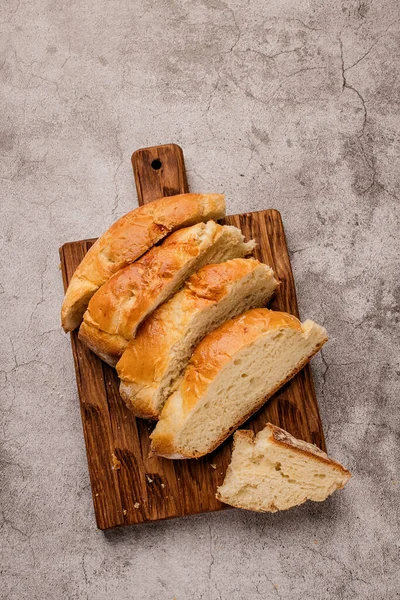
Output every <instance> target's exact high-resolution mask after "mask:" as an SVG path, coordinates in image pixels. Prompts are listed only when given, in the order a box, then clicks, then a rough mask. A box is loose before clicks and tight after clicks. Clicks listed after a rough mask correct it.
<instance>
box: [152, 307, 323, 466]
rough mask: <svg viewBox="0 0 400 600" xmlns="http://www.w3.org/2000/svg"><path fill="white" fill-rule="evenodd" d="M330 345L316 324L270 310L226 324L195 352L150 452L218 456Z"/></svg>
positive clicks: (163, 415) (163, 414)
mask: <svg viewBox="0 0 400 600" xmlns="http://www.w3.org/2000/svg"><path fill="white" fill-rule="evenodd" d="M326 340H327V333H326V330H325V329H324V328H323V327H320V326H319V325H317V324H316V323H314V322H313V321H309V320H308V321H305V322H304V323H303V324H302V323H300V321H299V320H298V319H296V317H293V316H292V315H288V314H286V313H282V312H276V311H272V310H269V309H266V308H260V309H253V310H250V311H248V312H246V313H244V314H243V315H240V316H239V317H236V318H235V319H231V320H230V321H228V322H226V323H224V324H223V325H221V326H220V327H218V328H217V329H216V330H214V331H213V332H211V333H209V334H208V335H207V336H206V337H205V338H204V339H203V340H202V342H200V344H199V345H198V346H197V348H196V349H195V351H194V353H193V356H192V358H191V360H190V363H189V365H188V367H187V368H186V370H185V372H184V375H183V377H182V380H181V381H180V382H179V386H178V387H177V389H176V390H175V391H174V392H173V393H172V394H171V396H170V397H169V398H168V400H167V402H166V403H165V406H164V408H163V410H162V412H161V416H160V420H159V422H158V424H157V426H156V427H155V429H154V431H153V433H152V435H151V439H152V450H153V451H154V452H155V453H156V454H160V455H162V456H165V457H168V458H197V457H199V456H203V455H204V454H207V453H209V452H212V451H213V450H214V449H215V448H216V447H217V446H219V444H221V443H222V442H223V441H224V439H226V437H228V436H229V434H230V433H232V431H233V430H234V429H236V428H237V427H238V426H239V425H241V424H242V423H243V422H244V421H245V420H247V418H249V417H250V416H251V415H252V414H253V413H254V412H255V411H256V410H258V409H259V408H260V407H261V406H262V405H263V404H264V402H265V401H266V400H267V399H268V398H269V397H270V396H272V395H273V394H274V393H275V392H276V391H277V390H278V389H279V388H280V387H281V386H282V385H283V384H284V383H286V381H288V380H289V379H290V378H291V377H293V376H294V375H295V374H296V373H297V372H298V371H299V370H300V369H301V368H302V367H303V366H304V365H305V364H306V363H307V362H308V361H309V360H310V358H311V357H312V356H313V355H314V354H315V353H316V352H317V351H318V350H319V349H320V348H321V347H322V346H323V344H324V343H325V342H326Z"/></svg>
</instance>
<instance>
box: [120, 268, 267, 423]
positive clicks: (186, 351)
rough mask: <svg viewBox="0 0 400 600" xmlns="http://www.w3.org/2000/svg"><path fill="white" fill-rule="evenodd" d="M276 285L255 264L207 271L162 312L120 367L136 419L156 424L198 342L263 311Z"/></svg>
mask: <svg viewBox="0 0 400 600" xmlns="http://www.w3.org/2000/svg"><path fill="white" fill-rule="evenodd" d="M276 286H277V281H276V280H275V278H274V273H273V271H272V269H271V268H270V267H268V266H267V265H264V264H262V263H260V262H259V261H258V260H255V259H254V258H247V259H246V258H234V259H232V260H229V261H228V262H225V263H221V264H214V265H207V266H205V267H203V268H202V269H200V270H199V271H198V272H197V273H195V274H194V275H192V276H191V277H190V279H188V280H187V282H186V283H185V285H184V287H183V289H182V290H181V291H179V292H177V293H176V294H175V295H174V296H172V298H170V299H169V300H168V301H167V302H165V303H164V304H162V305H161V306H159V307H158V309H157V310H156V311H155V312H153V313H152V314H151V315H150V316H149V317H148V318H147V319H146V321H145V322H144V323H143V325H142V326H141V327H140V329H139V331H138V333H137V335H136V337H135V338H134V339H133V340H131V342H129V344H128V346H127V348H126V350H125V352H124V354H123V355H122V357H121V359H120V361H119V362H118V364H117V372H118V376H119V377H120V379H121V385H120V393H121V396H122V398H123V399H124V400H125V401H126V403H127V405H128V407H129V408H130V409H131V410H132V411H133V413H134V414H135V415H136V416H137V417H142V418H145V419H158V418H159V416H160V412H161V409H162V407H163V406H164V403H165V401H166V399H167V398H168V396H169V395H170V394H171V391H172V387H173V385H174V383H175V382H176V380H177V378H178V377H179V375H180V374H181V373H182V371H183V369H184V368H185V367H186V366H187V363H188V362H189V359H190V356H191V354H192V352H193V349H194V348H195V347H196V346H197V344H198V343H199V342H200V340H201V339H202V338H203V337H204V336H205V335H206V334H207V333H209V332H210V331H212V330H213V329H215V328H216V327H218V325H220V324H221V323H223V322H224V321H227V320H228V319H230V318H232V317H235V316H236V315H239V314H241V313H242V312H244V311H246V310H249V309H251V308H255V307H260V306H265V305H266V304H267V302H268V300H269V299H270V298H271V296H272V294H273V292H274V290H275V288H276Z"/></svg>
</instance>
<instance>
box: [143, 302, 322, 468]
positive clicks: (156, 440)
mask: <svg viewBox="0 0 400 600" xmlns="http://www.w3.org/2000/svg"><path fill="white" fill-rule="evenodd" d="M254 310H268V309H254ZM249 312H250V311H249ZM271 312H272V311H271ZM246 314H247V313H246ZM282 314H286V313H282ZM288 316H290V315H288ZM209 335H212V334H209ZM327 339H328V338H326V339H325V340H323V341H322V342H321V343H320V344H318V346H317V347H316V348H315V351H314V352H313V353H312V354H311V355H310V356H308V357H306V358H305V359H304V360H303V361H301V362H300V363H299V364H298V365H297V366H296V368H295V369H293V370H292V371H291V372H290V374H289V375H288V376H287V377H286V379H285V380H284V382H283V383H279V384H278V385H277V386H276V387H275V388H274V389H273V390H272V391H271V392H270V393H269V394H268V395H266V396H264V397H263V398H262V399H261V400H260V401H259V402H258V403H257V405H256V406H255V407H254V408H253V409H252V410H251V411H250V412H248V413H247V414H246V415H245V416H244V417H243V418H241V419H239V420H238V421H237V422H236V423H235V424H234V425H233V426H232V427H231V428H230V431H228V432H227V433H226V434H224V435H222V436H221V437H220V438H218V440H217V441H216V442H215V444H214V445H212V446H210V447H209V448H208V449H207V452H206V453H200V452H198V453H195V452H194V453H190V454H188V453H186V454H185V450H184V449H183V448H177V447H176V444H175V435H174V434H175V430H173V429H172V430H170V431H168V432H160V431H157V430H154V431H153V433H152V435H151V436H150V437H151V440H152V443H151V448H152V451H153V452H154V453H155V454H158V455H159V456H164V457H165V458H172V455H176V456H178V455H179V458H201V457H202V456H204V455H205V454H209V453H210V452H214V450H216V448H218V446H220V445H221V444H222V443H223V442H224V441H225V440H226V439H227V438H228V437H229V436H230V435H231V434H232V432H233V431H235V430H236V429H238V427H240V426H241V425H243V423H245V422H246V421H247V420H248V419H250V417H251V416H252V415H254V414H255V413H256V412H257V411H258V410H260V408H261V407H262V406H263V405H264V404H265V403H266V402H267V401H268V400H269V399H270V398H271V397H272V396H273V395H274V394H275V393H276V392H277V391H278V390H279V389H280V388H281V387H283V386H284V385H285V384H286V383H287V382H288V381H290V379H292V378H293V377H294V376H295V375H296V374H297V373H298V372H299V371H301V369H302V368H303V367H304V366H305V365H306V364H307V363H308V362H309V361H310V360H311V358H312V357H313V356H314V355H315V354H316V353H317V352H318V351H319V350H320V348H322V346H323V345H324V343H325V342H326V340H327ZM250 343H251V342H250ZM245 345H246V344H245ZM208 383H209V382H207V385H208ZM199 397H200V394H199ZM171 398H172V397H171ZM171 398H170V400H171ZM196 401H197V400H196ZM167 408H168V407H167ZM191 408H192V407H190V408H189V409H187V408H186V407H185V408H184V409H183V413H184V414H186V413H187V412H188V411H190V410H191ZM164 410H165V407H164ZM182 420H183V419H182Z"/></svg>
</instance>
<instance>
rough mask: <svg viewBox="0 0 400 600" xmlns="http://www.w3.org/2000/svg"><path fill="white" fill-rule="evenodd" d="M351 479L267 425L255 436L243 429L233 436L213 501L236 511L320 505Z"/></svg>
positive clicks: (307, 447)
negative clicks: (220, 483) (229, 457)
mask: <svg viewBox="0 0 400 600" xmlns="http://www.w3.org/2000/svg"><path fill="white" fill-rule="evenodd" d="M350 477H351V473H350V472H349V471H348V470H347V469H345V468H344V467H343V466H342V465H341V464H339V463H338V462H335V461H334V460H331V459H330V458H328V455H327V454H326V453H325V452H322V450H320V449H319V448H317V446H314V445H313V444H309V443H307V442H303V441H301V440H297V439H296V438H294V437H293V436H292V435H290V433H287V431H284V430H283V429H280V428H279V427H276V426H275V425H271V423H267V426H266V427H265V429H263V430H262V431H260V432H259V433H258V434H257V435H256V436H255V435H254V433H253V432H252V431H247V430H243V429H242V430H240V431H237V432H236V433H235V435H234V446H233V453H232V459H231V463H230V465H229V467H228V470H227V472H226V475H225V479H224V482H223V484H222V485H221V486H220V487H219V488H218V491H217V498H218V500H221V502H225V503H226V504H230V505H232V506H235V507H237V508H246V509H248V510H255V511H258V512H276V511H277V510H286V509H288V508H292V507H293V506H297V505H299V504H303V502H306V500H313V501H314V502H322V501H323V500H325V499H326V498H327V497H328V496H330V495H331V494H332V493H333V492H334V491H335V490H338V489H341V488H343V487H344V486H345V484H346V483H347V481H348V480H349V479H350Z"/></svg>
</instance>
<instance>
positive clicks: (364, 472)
mask: <svg viewBox="0 0 400 600" xmlns="http://www.w3.org/2000/svg"><path fill="white" fill-rule="evenodd" d="M0 13H1V21H2V34H1V36H0V47H1V56H0V61H1V93H2V100H1V116H0V118H1V127H0V143H1V155H2V156H1V177H2V195H1V217H0V223H1V263H0V303H1V314H0V319H1V329H0V368H1V372H0V386H1V394H2V403H1V418H2V427H3V428H2V436H1V437H2V442H3V449H2V454H1V474H2V475H1V477H2V479H1V496H2V505H1V510H2V524H1V533H0V535H1V549H0V552H1V569H2V581H1V584H0V597H1V598H2V599H3V598H4V599H5V598H8V599H10V600H20V599H29V600H36V599H40V600H42V599H59V598H60V599H61V598H68V599H81V598H82V599H88V600H103V599H106V598H107V599H117V600H125V599H135V600H141V599H146V600H147V599H155V600H172V599H173V598H176V600H187V599H194V600H200V599H201V598H203V599H204V600H231V599H232V600H253V599H254V600H256V599H258V598H263V599H265V598H271V599H274V598H277V599H282V600H283V599H290V600H296V599H302V600H303V599H305V598H307V599H308V598H310V599H312V600H314V599H318V600H324V599H328V598H339V599H354V598H360V599H364V598H368V599H388V600H391V599H392V598H397V597H399V591H398V590H399V589H400V580H399V567H398V562H397V559H398V545H399V493H398V492H399V480H400V474H399V462H400V453H399V443H398V442H399V421H400V419H399V411H398V398H399V375H400V364H399V352H398V340H399V311H400V286H399V277H398V276H399V262H398V256H399V250H400V243H399V233H398V232H399V223H398V220H399V208H398V205H399V199H400V191H399V183H400V168H399V167H400V134H399V124H400V120H399V108H400V107H399V98H400V82H399V74H400V66H399V65H400V36H399V28H400V7H399V5H398V2H397V1H396V0H388V1H386V2H383V1H382V2H380V1H368V0H363V1H359V0H357V1H354V0H353V1H349V2H329V1H328V0H324V1H317V0H310V1H308V2H306V1H304V0H303V1H298V0H270V1H268V2H257V1H256V0H249V1H246V2H245V1H239V0H230V1H229V2H223V1H221V0H204V1H203V2H201V1H197V2H196V1H194V0H192V1H186V0H165V1H162V0H154V1H149V0H143V1H142V2H139V0H133V1H129V0H109V1H108V2H107V1H105V0H103V1H101V0H86V1H85V2H84V1H80V2H77V1H71V2H61V1H60V0H7V1H3V2H2V3H1V7H0ZM170 141H174V142H177V143H179V144H181V145H182V147H183V149H184V152H185V157H186V164H187V168H188V173H189V182H190V185H191V189H192V190H193V191H221V192H222V191H225V192H226V194H227V199H228V203H229V208H230V212H239V211H242V210H257V209H262V208H267V207H275V208H277V209H279V210H280V211H281V212H282V216H283V219H284V223H285V227H286V232H287V237H288V243H289V247H290V250H291V255H292V260H293V268H294V273H295V278H296V282H297V289H298V296H299V303H300V308H301V314H302V315H303V317H311V318H314V319H315V320H317V321H319V322H321V323H324V324H325V325H326V327H327V328H328V330H329V332H330V342H329V343H328V345H327V346H326V349H325V350H324V353H323V356H322V357H321V356H319V357H317V358H316V359H315V360H314V361H313V371H314V375H315V381H316V387H317V392H318V397H319V400H320V406H321V413H322V418H323V423H324V426H325V431H326V435H327V443H328V448H329V450H330V452H331V454H332V455H333V456H334V457H336V458H337V459H339V460H342V461H343V462H344V464H345V465H346V466H348V467H349V468H350V469H351V470H353V471H354V477H353V479H352V480H351V482H350V483H349V485H348V487H347V488H346V489H345V490H344V491H343V492H341V493H338V494H337V495H336V496H334V497H332V498H331V499H330V500H328V501H327V502H326V503H324V504H322V505H305V506H303V507H300V508H298V509H295V510H292V511H290V512H288V513H286V514H277V515H257V514H252V513H246V512H240V511H229V512H228V513H225V514H213V515H208V516H205V515H203V516H199V517H195V518H187V519H185V520H179V521H171V522H164V523H159V524H153V525H150V526H141V527H136V528H130V529H129V528H127V529H125V530H119V531H113V532H109V533H106V534H104V533H102V532H100V531H98V530H96V527H95V521H94V515H93V510H92V501H91V494H90V487H89V478H88V472H87V465H86V456H85V449H84V443H83V436H82V428H81V421H80V415H79V408H78V400H77V393H76V385H75V379H74V369H73V364H72V357H71V350H70V345H69V339H68V337H67V336H65V335H64V334H63V333H62V331H61V330H60V327H59V307H60V303H61V299H62V295H63V294H62V285H61V273H60V271H59V258H58V247H59V246H60V245H61V244H62V243H63V242H65V241H70V240H75V239H79V238H85V237H92V236H96V235H98V234H99V233H101V232H102V231H103V230H104V229H105V228H106V227H107V226H108V225H109V224H110V223H111V222H112V221H113V220H114V219H116V218H117V217H119V216H120V215H122V214H123V213H124V212H126V211H128V210H129V209H131V208H132V207H133V206H135V205H136V196H135V191H134V185H133V180H132V173H131V167H130V154H131V152H132V151H133V150H135V149H136V148H139V147H144V146H148V145H154V144H158V143H166V142H170Z"/></svg>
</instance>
